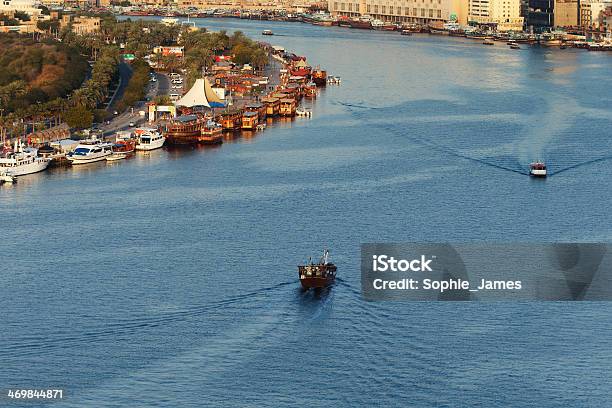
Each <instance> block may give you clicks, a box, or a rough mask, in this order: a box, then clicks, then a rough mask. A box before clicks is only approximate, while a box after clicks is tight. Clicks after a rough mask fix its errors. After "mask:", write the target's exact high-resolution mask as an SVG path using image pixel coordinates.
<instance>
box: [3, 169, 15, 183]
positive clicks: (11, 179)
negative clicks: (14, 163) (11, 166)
mask: <svg viewBox="0 0 612 408" xmlns="http://www.w3.org/2000/svg"><path fill="white" fill-rule="evenodd" d="M16 182H17V177H15V176H13V175H12V174H11V173H10V172H8V171H2V172H0V183H9V184H12V183H16Z"/></svg>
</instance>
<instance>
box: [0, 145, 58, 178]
mask: <svg viewBox="0 0 612 408" xmlns="http://www.w3.org/2000/svg"><path fill="white" fill-rule="evenodd" d="M50 161H51V159H47V158H44V157H38V149H35V148H33V147H23V144H22V143H21V140H19V139H18V140H16V141H15V148H14V149H13V151H12V152H11V151H9V152H7V153H5V154H4V155H3V156H2V157H0V174H2V175H7V176H13V177H14V176H23V175H25V174H31V173H38V172H39V171H43V170H45V169H46V168H47V167H49V162H50Z"/></svg>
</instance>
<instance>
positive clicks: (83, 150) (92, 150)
mask: <svg viewBox="0 0 612 408" xmlns="http://www.w3.org/2000/svg"><path fill="white" fill-rule="evenodd" d="M111 154H113V144H112V143H107V142H103V141H101V140H97V139H89V140H83V141H82V142H81V143H79V144H78V145H77V147H76V148H75V149H74V151H73V152H70V153H68V154H67V155H66V159H67V160H68V161H69V162H70V164H72V165H75V164H87V163H94V162H97V161H101V160H105V159H106V157H107V156H110V155H111Z"/></svg>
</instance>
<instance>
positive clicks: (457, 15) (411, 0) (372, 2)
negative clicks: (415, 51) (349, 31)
mask: <svg viewBox="0 0 612 408" xmlns="http://www.w3.org/2000/svg"><path fill="white" fill-rule="evenodd" d="M328 9H329V11H330V12H331V13H332V15H335V16H347V17H359V16H363V15H366V14H367V15H370V16H372V17H373V18H376V19H379V20H382V21H390V22H397V23H420V24H428V23H432V22H446V21H449V20H456V21H457V22H459V23H460V24H467V0H329V2H328Z"/></svg>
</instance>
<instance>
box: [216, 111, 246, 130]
mask: <svg viewBox="0 0 612 408" xmlns="http://www.w3.org/2000/svg"><path fill="white" fill-rule="evenodd" d="M220 123H221V127H222V128H223V129H225V130H238V129H240V128H241V127H242V111H241V110H234V111H226V112H221V114H220Z"/></svg>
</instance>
